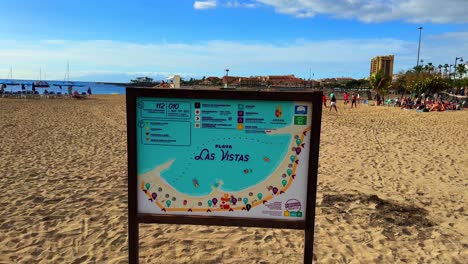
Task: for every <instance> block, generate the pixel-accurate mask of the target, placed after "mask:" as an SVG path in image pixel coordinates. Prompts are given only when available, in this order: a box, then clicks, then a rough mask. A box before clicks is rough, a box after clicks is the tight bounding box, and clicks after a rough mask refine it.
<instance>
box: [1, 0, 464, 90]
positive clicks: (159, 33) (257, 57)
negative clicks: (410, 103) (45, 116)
mask: <svg viewBox="0 0 468 264" xmlns="http://www.w3.org/2000/svg"><path fill="white" fill-rule="evenodd" d="M0 6H1V7H2V15H1V16H0V78H6V77H7V76H8V73H9V71H10V67H11V68H12V69H13V77H14V78H18V79H20V78H21V79H37V78H38V77H39V69H40V68H41V69H42V72H43V73H45V74H46V77H47V78H48V79H58V80H60V79H63V76H64V74H65V69H66V64H67V61H70V70H71V72H70V78H71V79H75V80H90V81H116V82H120V81H128V80H129V79H130V78H133V77H135V76H142V75H148V76H152V77H155V78H163V77H165V76H167V75H171V74H181V75H182V76H185V77H190V76H194V77H201V76H222V75H223V74H224V69H225V68H229V69H230V75H231V74H232V75H239V76H250V75H266V74H295V75H296V76H299V77H304V78H308V77H309V74H310V72H312V73H313V78H316V79H317V78H324V77H341V76H349V77H354V78H362V77H367V76H368V74H369V61H370V59H371V58H372V57H373V56H376V55H385V54H395V72H397V71H399V70H406V69H409V68H411V67H413V66H414V65H415V64H416V57H417V44H418V37H419V31H418V29H417V28H418V27H419V26H423V27H424V29H423V31H422V43H421V54H420V58H421V59H423V60H424V63H427V62H432V63H433V64H435V65H438V64H445V63H448V64H453V63H454V60H455V57H460V56H462V57H463V56H466V59H467V60H468V16H466V12H467V10H468V1H466V0H446V1H440V0H438V1H435V0H406V1H402V0H247V1H242V0H237V1H235V0H225V1H223V0H217V1H215V0H203V1H192V0H177V1H175V0H135V1H120V2H119V1H115V0H114V1H108V0H100V1H94V0H93V1H89V0H66V1H65V0H43V1H37V0H14V1H11V0H8V1H7V0H0Z"/></svg>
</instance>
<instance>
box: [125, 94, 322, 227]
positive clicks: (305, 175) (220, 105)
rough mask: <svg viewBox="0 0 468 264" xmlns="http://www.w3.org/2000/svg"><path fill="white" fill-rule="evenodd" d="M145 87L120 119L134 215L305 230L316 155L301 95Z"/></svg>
mask: <svg viewBox="0 0 468 264" xmlns="http://www.w3.org/2000/svg"><path fill="white" fill-rule="evenodd" d="M129 90H130V91H132V90H131V89H129ZM136 91H141V92H143V90H141V89H139V90H136ZM145 91H147V92H150V93H151V94H142V95H141V96H135V97H134V98H132V102H133V104H134V111H132V112H133V113H132V114H134V116H133V119H132V120H131V121H132V122H129V126H131V125H132V124H130V123H133V125H134V127H133V129H132V130H133V133H132V135H131V136H132V137H133V138H132V142H130V140H129V144H132V145H134V148H133V149H132V151H134V153H130V152H129V163H130V158H131V157H130V154H132V155H131V156H134V157H132V159H133V161H132V162H134V164H133V166H132V167H134V170H133V171H132V172H131V173H129V176H130V177H132V178H133V179H132V185H129V194H130V196H132V195H133V196H134V198H135V199H136V204H135V207H136V208H134V209H133V210H135V211H136V215H137V219H138V218H139V219H140V220H141V222H159V223H182V224H199V223H198V221H200V219H205V220H208V222H207V221H204V222H203V223H204V224H215V225H217V224H219V225H239V226H260V227H261V226H265V224H261V221H263V222H265V220H268V221H272V220H273V222H271V223H270V224H269V225H268V226H271V227H281V228H305V226H306V218H307V216H308V213H309V215H310V213H312V214H313V213H314V212H308V210H311V211H313V210H314V208H315V206H314V204H315V188H314V190H313V191H314V193H310V191H311V189H312V188H311V185H315V186H316V171H317V169H316V168H312V167H315V166H316V162H315V163H314V162H311V161H312V160H318V145H317V143H318V141H317V140H314V138H313V136H314V133H315V134H316V133H317V132H316V131H315V132H313V127H314V126H313V125H314V121H316V120H314V116H313V113H314V110H315V111H317V110H316V109H317V107H315V108H314V102H313V100H311V98H310V95H309V97H307V96H304V95H305V94H303V93H281V92H279V93H253V92H237V93H234V92H232V91H229V92H226V91H193V90H185V91H184V90H179V91H174V90H151V91H148V90H145ZM273 94H276V97H273V96H272V95H273ZM267 95H268V96H267ZM312 97H313V96H312ZM269 98H271V99H269ZM273 98H274V100H272V99H273ZM304 98H305V100H304ZM317 98H318V97H317ZM127 99H128V95H127ZM318 105H320V102H319V103H318ZM127 106H128V102H127ZM317 125H319V123H318V124H315V127H317ZM129 134H130V133H129ZM317 136H318V135H317ZM315 141H317V142H315ZM314 147H315V148H317V149H316V150H315V151H311V150H312V149H313V148H314ZM129 150H130V148H129ZM133 154H135V155H133ZM314 155H316V156H314ZM129 169H130V166H129ZM311 171H315V173H313V174H314V176H315V177H311V175H310V174H311ZM311 181H312V182H311ZM130 188H133V190H130ZM130 192H131V193H130ZM311 195H313V196H314V197H313V200H314V201H313V202H314V204H312V205H310V204H308V203H310V202H311V200H312V199H311ZM129 201H130V199H129ZM138 216H140V217H138ZM229 220H230V221H229ZM222 222H224V223H222ZM288 225H289V226H288ZM265 227H266V226H265Z"/></svg>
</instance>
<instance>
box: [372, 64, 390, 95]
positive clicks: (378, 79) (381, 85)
mask: <svg viewBox="0 0 468 264" xmlns="http://www.w3.org/2000/svg"><path fill="white" fill-rule="evenodd" d="M369 83H370V85H371V87H372V88H373V89H374V91H375V92H376V93H378V94H386V93H387V91H388V88H389V87H390V85H391V79H390V78H389V77H388V76H386V75H384V73H383V69H382V70H380V71H378V72H377V73H375V74H373V75H372V76H371V77H370V78H369Z"/></svg>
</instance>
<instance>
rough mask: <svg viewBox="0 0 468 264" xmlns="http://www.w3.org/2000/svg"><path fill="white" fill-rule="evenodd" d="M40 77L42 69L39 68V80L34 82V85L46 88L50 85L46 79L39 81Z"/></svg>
mask: <svg viewBox="0 0 468 264" xmlns="http://www.w3.org/2000/svg"><path fill="white" fill-rule="evenodd" d="M41 78H42V69H40V68H39V81H37V82H34V87H39V88H47V87H50V85H49V83H48V82H46V81H41Z"/></svg>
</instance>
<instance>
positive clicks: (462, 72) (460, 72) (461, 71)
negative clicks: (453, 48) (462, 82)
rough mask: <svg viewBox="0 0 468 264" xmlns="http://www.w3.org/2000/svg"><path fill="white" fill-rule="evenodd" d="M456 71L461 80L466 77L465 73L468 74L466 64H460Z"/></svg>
mask: <svg viewBox="0 0 468 264" xmlns="http://www.w3.org/2000/svg"><path fill="white" fill-rule="evenodd" d="M455 71H456V72H457V73H458V76H460V79H461V78H462V77H463V75H465V73H466V72H467V71H466V67H465V64H458V65H457V68H456V69H455Z"/></svg>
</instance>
